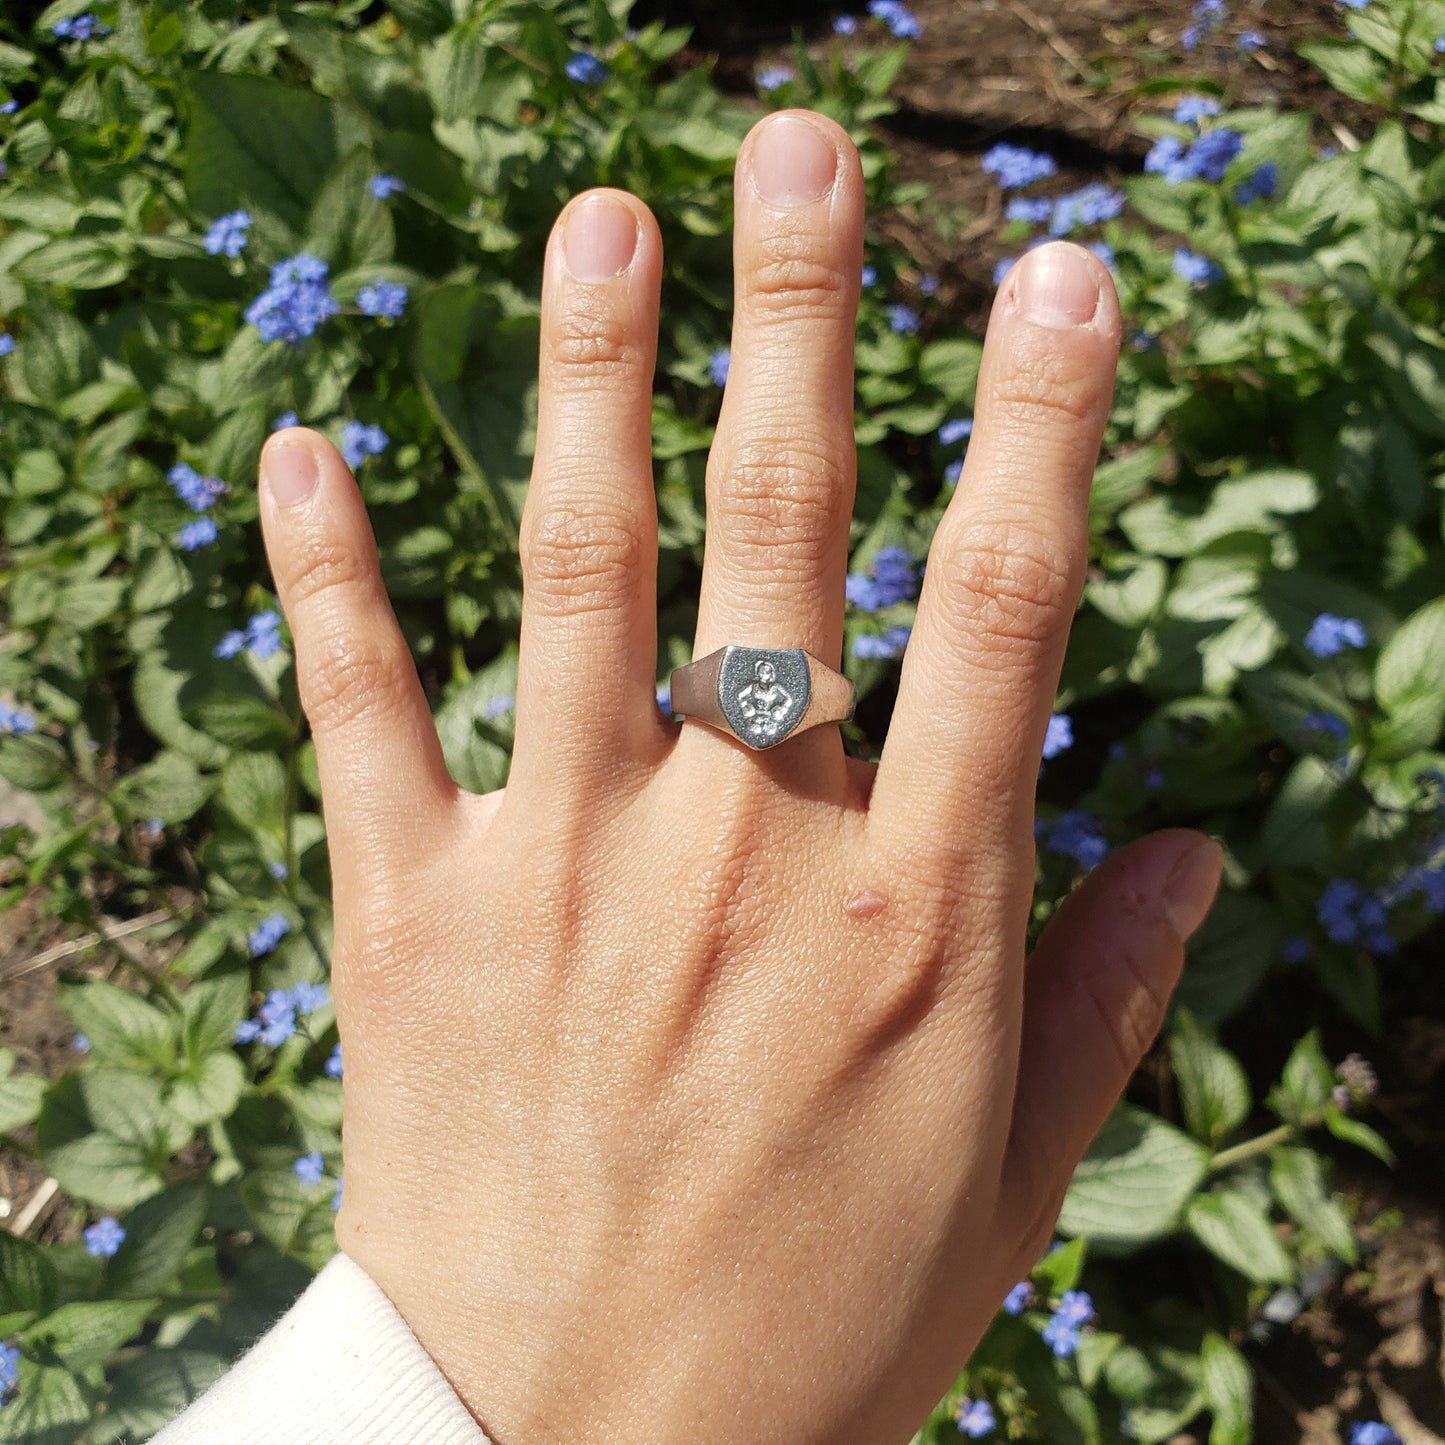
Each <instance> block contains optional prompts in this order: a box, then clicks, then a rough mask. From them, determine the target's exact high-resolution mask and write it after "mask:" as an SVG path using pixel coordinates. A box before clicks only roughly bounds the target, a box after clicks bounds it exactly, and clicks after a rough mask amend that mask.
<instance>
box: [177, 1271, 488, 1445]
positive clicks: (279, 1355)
mask: <svg viewBox="0 0 1445 1445" xmlns="http://www.w3.org/2000/svg"><path fill="white" fill-rule="evenodd" d="M153 1445H488V1441H487V1437H486V1436H485V1435H484V1434H482V1432H481V1430H480V1429H479V1428H478V1427H477V1423H476V1421H475V1420H473V1419H472V1417H471V1415H469V1414H468V1413H467V1410H466V1407H465V1406H464V1405H463V1404H462V1402H461V1400H460V1399H458V1397H457V1395H456V1392H455V1391H454V1390H453V1389H452V1387H451V1386H450V1385H449V1384H447V1382H446V1379H445V1378H444V1377H443V1375H442V1373H441V1371H440V1370H438V1369H437V1367H436V1366H435V1365H434V1364H433V1363H432V1359H431V1356H430V1355H428V1354H427V1352H426V1351H425V1350H424V1349H422V1347H421V1345H420V1344H419V1343H418V1342H417V1338H416V1336H415V1335H413V1334H412V1332H411V1331H410V1330H409V1329H408V1328H407V1326H406V1322H405V1320H403V1319H402V1317H401V1316H400V1315H399V1314H397V1312H396V1310H395V1308H394V1307H393V1306H392V1303H391V1301H390V1300H389V1299H387V1297H386V1296H385V1295H384V1294H383V1293H382V1292H381V1290H380V1289H379V1288H378V1287H377V1285H376V1284H374V1283H373V1282H372V1279H371V1276H370V1275H369V1274H367V1273H366V1271H365V1270H363V1269H362V1268H361V1266H360V1265H358V1264H355V1263H354V1262H353V1261H352V1260H350V1259H348V1258H347V1257H346V1255H344V1254H338V1255H337V1256H336V1258H335V1259H333V1260H332V1261H331V1263H330V1264H328V1265H327V1266H326V1268H325V1269H323V1270H322V1271H321V1273H320V1274H318V1275H317V1276H316V1278H315V1279H314V1280H313V1281H312V1283H311V1286H310V1288H309V1289H307V1291H306V1293H305V1294H303V1295H302V1296H301V1298H300V1299H299V1300H297V1302H296V1303H295V1304H294V1305H293V1306H292V1307H291V1309H290V1310H288V1311H287V1313H286V1314H285V1315H283V1316H282V1317H281V1319H280V1320H279V1321H278V1322H277V1324H276V1325H275V1327H274V1328H273V1329H272V1330H271V1331H270V1332H269V1333H268V1334H267V1335H265V1336H264V1337H263V1338H262V1339H261V1340H260V1341H258V1342H257V1344H256V1345H255V1346H254V1347H253V1348H252V1349H251V1351H250V1353H248V1354H247V1355H246V1356H245V1357H244V1358H242V1359H241V1360H239V1361H238V1362H237V1363H236V1365H235V1366H234V1367H233V1368H232V1369H231V1370H230V1372H229V1373H228V1374H226V1375H225V1376H223V1377H222V1378H221V1379H220V1380H218V1381H217V1382H216V1383H215V1384H214V1385H213V1386H212V1387H211V1388H210V1389H209V1390H208V1391H206V1393H205V1394H204V1395H202V1396H201V1398H200V1399H199V1400H197V1401H196V1402H195V1403H194V1404H193V1405H192V1406H191V1407H190V1408H189V1409H188V1410H187V1411H186V1412H185V1413H184V1414H183V1415H181V1416H180V1417H179V1418H177V1419H176V1420H173V1421H172V1422H171V1423H170V1424H169V1425H167V1426H166V1428H165V1429H164V1430H162V1431H161V1433H160V1434H159V1435H157V1436H156V1437H155V1439H154V1442H153Z"/></svg>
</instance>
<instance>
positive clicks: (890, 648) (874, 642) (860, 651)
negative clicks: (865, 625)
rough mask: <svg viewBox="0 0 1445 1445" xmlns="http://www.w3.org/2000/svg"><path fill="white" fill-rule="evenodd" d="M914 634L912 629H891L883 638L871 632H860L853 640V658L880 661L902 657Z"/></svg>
mask: <svg viewBox="0 0 1445 1445" xmlns="http://www.w3.org/2000/svg"><path fill="white" fill-rule="evenodd" d="M912 634H913V629H912V628H911V627H890V628H889V629H888V631H887V632H885V633H884V634H883V636H882V637H879V636H877V635H876V634H874V633H871V632H860V633H859V634H858V636H857V637H855V638H854V639H853V656H854V657H858V658H880V659H887V658H891V657H902V656H903V652H904V649H905V648H906V647H907V646H908V639H909V637H911V636H912Z"/></svg>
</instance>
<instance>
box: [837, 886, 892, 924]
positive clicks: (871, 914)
mask: <svg viewBox="0 0 1445 1445" xmlns="http://www.w3.org/2000/svg"><path fill="white" fill-rule="evenodd" d="M887 907H888V900H887V899H886V898H885V897H884V896H883V895H882V894H881V893H879V892H878V891H877V890H876V889H873V888H865V889H864V890H863V891H862V892H861V893H855V894H854V895H853V896H852V897H851V898H849V899H847V900H846V901H845V902H844V904H843V912H844V913H846V914H847V915H848V917H849V918H877V917H878V915H879V914H880V913H882V912H883V910H884V909H885V908H887Z"/></svg>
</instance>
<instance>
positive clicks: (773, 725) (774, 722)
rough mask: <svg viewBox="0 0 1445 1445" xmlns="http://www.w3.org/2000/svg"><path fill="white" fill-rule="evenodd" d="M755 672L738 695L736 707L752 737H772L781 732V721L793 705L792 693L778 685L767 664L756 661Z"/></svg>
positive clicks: (775, 673)
mask: <svg viewBox="0 0 1445 1445" xmlns="http://www.w3.org/2000/svg"><path fill="white" fill-rule="evenodd" d="M756 671H757V676H756V677H755V678H754V679H753V681H752V682H750V683H749V684H748V685H747V686H746V687H745V688H743V690H742V691H741V692H740V693H738V706H739V707H741V708H742V712H743V716H744V717H745V718H746V719H747V720H748V731H749V732H750V733H752V734H753V736H754V737H759V738H775V737H777V735H778V734H779V733H780V732H782V730H783V720H784V719H785V718H786V717H787V715H788V709H789V708H791V707H792V705H793V694H792V693H790V692H789V691H788V690H787V688H785V687H784V686H783V685H782V684H781V683H780V682H778V680H777V676H778V674H777V671H776V670H775V669H774V667H773V664H772V663H771V662H767V661H759V662H758V664H757V669H756Z"/></svg>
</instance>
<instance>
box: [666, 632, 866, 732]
mask: <svg viewBox="0 0 1445 1445" xmlns="http://www.w3.org/2000/svg"><path fill="white" fill-rule="evenodd" d="M671 694H672V696H671V702H672V711H673V712H675V713H681V714H682V715H683V716H684V717H685V718H692V719H693V720H694V721H695V722H703V723H706V724H707V725H708V726H709V727H714V728H717V729H718V730H719V731H721V732H725V733H731V734H732V735H733V737H735V738H736V739H737V740H738V741H739V742H740V743H746V744H747V746H748V747H750V748H753V749H755V750H758V751H761V750H762V749H763V748H771V747H776V746H777V745H778V744H779V743H780V742H782V741H783V739H784V738H789V737H792V736H793V734H794V733H801V732H806V731H807V730H808V729H809V728H813V727H817V726H819V725H820V724H822V723H830V722H844V721H846V720H847V719H848V718H850V717H852V716H853V705H854V703H855V702H856V701H857V696H858V690H857V689H856V688H855V687H854V686H853V684H852V683H851V682H849V681H848V679H847V678H846V677H844V676H843V674H842V673H841V672H834V671H833V669H832V668H831V667H829V666H828V665H827V664H826V663H824V662H819V661H818V659H817V658H816V657H814V656H813V654H812V653H811V652H804V651H803V649H802V648H801V647H789V648H773V647H737V646H731V647H720V648H719V649H718V650H717V651H716V652H711V653H709V654H708V655H707V656H706V657H702V658H699V659H698V660H697V661H696V662H690V663H688V664H687V666H686V667H679V668H675V669H674V670H673V674H672V679H671Z"/></svg>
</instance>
